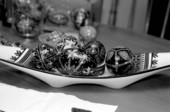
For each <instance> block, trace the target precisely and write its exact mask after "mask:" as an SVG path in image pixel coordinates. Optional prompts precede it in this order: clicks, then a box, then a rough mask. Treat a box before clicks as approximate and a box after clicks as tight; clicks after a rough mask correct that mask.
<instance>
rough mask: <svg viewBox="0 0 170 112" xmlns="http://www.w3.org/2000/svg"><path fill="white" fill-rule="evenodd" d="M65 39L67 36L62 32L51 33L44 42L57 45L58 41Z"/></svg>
mask: <svg viewBox="0 0 170 112" xmlns="http://www.w3.org/2000/svg"><path fill="white" fill-rule="evenodd" d="M66 37H67V36H66V34H65V33H64V32H57V31H53V32H51V33H50V34H49V35H48V38H47V39H46V41H47V42H55V43H58V42H59V41H61V40H62V39H64V38H66Z"/></svg>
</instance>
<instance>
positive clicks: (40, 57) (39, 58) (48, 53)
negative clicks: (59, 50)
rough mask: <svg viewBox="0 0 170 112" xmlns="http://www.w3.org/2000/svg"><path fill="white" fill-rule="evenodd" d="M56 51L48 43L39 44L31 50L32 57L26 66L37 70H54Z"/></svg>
mask: <svg viewBox="0 0 170 112" xmlns="http://www.w3.org/2000/svg"><path fill="white" fill-rule="evenodd" d="M55 52H56V51H55V50H54V48H53V47H50V46H49V45H45V44H43V45H39V46H38V47H37V48H35V49H34V50H33V51H32V58H31V59H30V61H29V63H28V66H29V67H31V68H34V69H38V70H43V71H44V70H45V71H55V68H54V67H53V62H54V61H55V60H56V53H55Z"/></svg>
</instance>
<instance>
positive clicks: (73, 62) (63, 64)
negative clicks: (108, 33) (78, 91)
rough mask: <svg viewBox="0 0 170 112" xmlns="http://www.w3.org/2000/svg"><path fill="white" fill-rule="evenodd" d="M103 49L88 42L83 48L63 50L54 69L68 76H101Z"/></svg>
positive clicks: (102, 70) (97, 43) (95, 42)
mask: <svg viewBox="0 0 170 112" xmlns="http://www.w3.org/2000/svg"><path fill="white" fill-rule="evenodd" d="M104 58H105V48H104V46H103V45H102V44H101V43H100V42H98V41H93V42H91V43H90V42H89V43H88V44H87V45H85V46H84V47H83V48H71V49H66V50H63V52H61V53H60V54H58V55H57V60H56V62H55V63H54V65H55V67H56V68H57V69H58V71H60V72H61V73H62V74H65V75H68V76H78V77H84V76H101V75H102V74H103V73H104V70H105V64H104Z"/></svg>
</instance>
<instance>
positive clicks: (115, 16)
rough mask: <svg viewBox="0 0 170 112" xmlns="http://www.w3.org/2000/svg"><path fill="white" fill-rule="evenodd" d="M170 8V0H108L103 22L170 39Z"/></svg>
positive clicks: (105, 4)
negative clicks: (169, 30)
mask: <svg viewBox="0 0 170 112" xmlns="http://www.w3.org/2000/svg"><path fill="white" fill-rule="evenodd" d="M106 6H108V7H106ZM169 10H170V0H107V1H105V3H104V4H103V13H102V14H103V15H102V22H103V23H104V24H109V25H113V26H117V27H121V28H125V29H131V30H134V31H137V32H140V33H146V34H149V35H153V36H156V37H158V38H162V39H167V40H170V37H169V35H170V34H169V32H168V29H169V27H170V25H169V22H170V21H169V20H170V19H169Z"/></svg>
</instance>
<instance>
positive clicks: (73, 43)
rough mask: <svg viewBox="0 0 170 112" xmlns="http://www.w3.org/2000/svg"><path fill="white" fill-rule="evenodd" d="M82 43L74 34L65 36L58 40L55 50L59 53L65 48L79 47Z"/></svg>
mask: <svg viewBox="0 0 170 112" xmlns="http://www.w3.org/2000/svg"><path fill="white" fill-rule="evenodd" d="M80 46H81V45H80V43H79V40H78V39H77V38H75V37H74V36H66V37H65V38H63V39H61V40H60V41H58V43H57V44H56V46H55V50H56V51H57V53H61V52H62V51H63V50H66V49H72V48H79V47H80Z"/></svg>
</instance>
